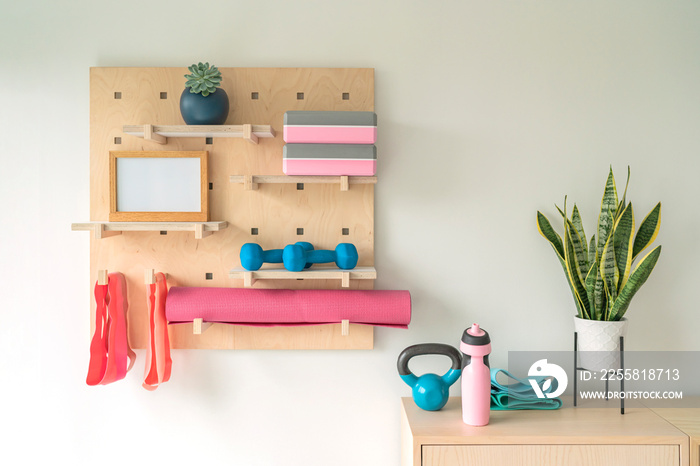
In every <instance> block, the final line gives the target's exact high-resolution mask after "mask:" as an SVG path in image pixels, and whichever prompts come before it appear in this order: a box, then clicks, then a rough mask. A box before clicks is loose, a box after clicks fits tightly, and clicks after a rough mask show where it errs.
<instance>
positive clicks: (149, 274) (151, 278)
mask: <svg viewBox="0 0 700 466" xmlns="http://www.w3.org/2000/svg"><path fill="white" fill-rule="evenodd" d="M155 282H156V271H155V269H146V270H145V271H144V283H145V284H146V285H153V284H154V283H155Z"/></svg>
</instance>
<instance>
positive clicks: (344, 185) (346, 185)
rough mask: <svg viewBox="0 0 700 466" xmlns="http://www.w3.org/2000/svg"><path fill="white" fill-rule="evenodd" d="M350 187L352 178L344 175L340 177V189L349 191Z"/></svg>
mask: <svg viewBox="0 0 700 466" xmlns="http://www.w3.org/2000/svg"><path fill="white" fill-rule="evenodd" d="M349 189H350V178H349V177H347V176H345V175H343V176H341V177H340V190H341V191H348V190H349Z"/></svg>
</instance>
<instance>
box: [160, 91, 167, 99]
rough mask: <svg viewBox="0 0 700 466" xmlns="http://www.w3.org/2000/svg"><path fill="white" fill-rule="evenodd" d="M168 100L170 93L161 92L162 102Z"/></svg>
mask: <svg viewBox="0 0 700 466" xmlns="http://www.w3.org/2000/svg"><path fill="white" fill-rule="evenodd" d="M167 98H168V93H167V92H161V93H160V100H165V99H167Z"/></svg>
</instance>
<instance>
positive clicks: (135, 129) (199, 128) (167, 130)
mask: <svg viewBox="0 0 700 466" xmlns="http://www.w3.org/2000/svg"><path fill="white" fill-rule="evenodd" d="M122 131H123V132H124V133H126V134H129V135H131V136H136V137H139V138H144V139H146V140H150V141H153V142H156V143H158V144H165V143H167V142H168V138H243V139H245V140H247V141H249V142H252V143H253V144H257V143H258V138H274V137H275V130H274V129H272V126H270V125H247V124H246V125H207V126H205V125H124V128H123V130H122Z"/></svg>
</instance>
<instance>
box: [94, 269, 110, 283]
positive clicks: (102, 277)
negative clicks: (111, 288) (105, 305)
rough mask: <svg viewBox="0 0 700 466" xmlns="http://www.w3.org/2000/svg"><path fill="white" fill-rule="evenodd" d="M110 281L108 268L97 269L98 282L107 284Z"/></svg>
mask: <svg viewBox="0 0 700 466" xmlns="http://www.w3.org/2000/svg"><path fill="white" fill-rule="evenodd" d="M108 282H109V272H107V270H98V271H97V284H98V285H106V284H107V283H108Z"/></svg>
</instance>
